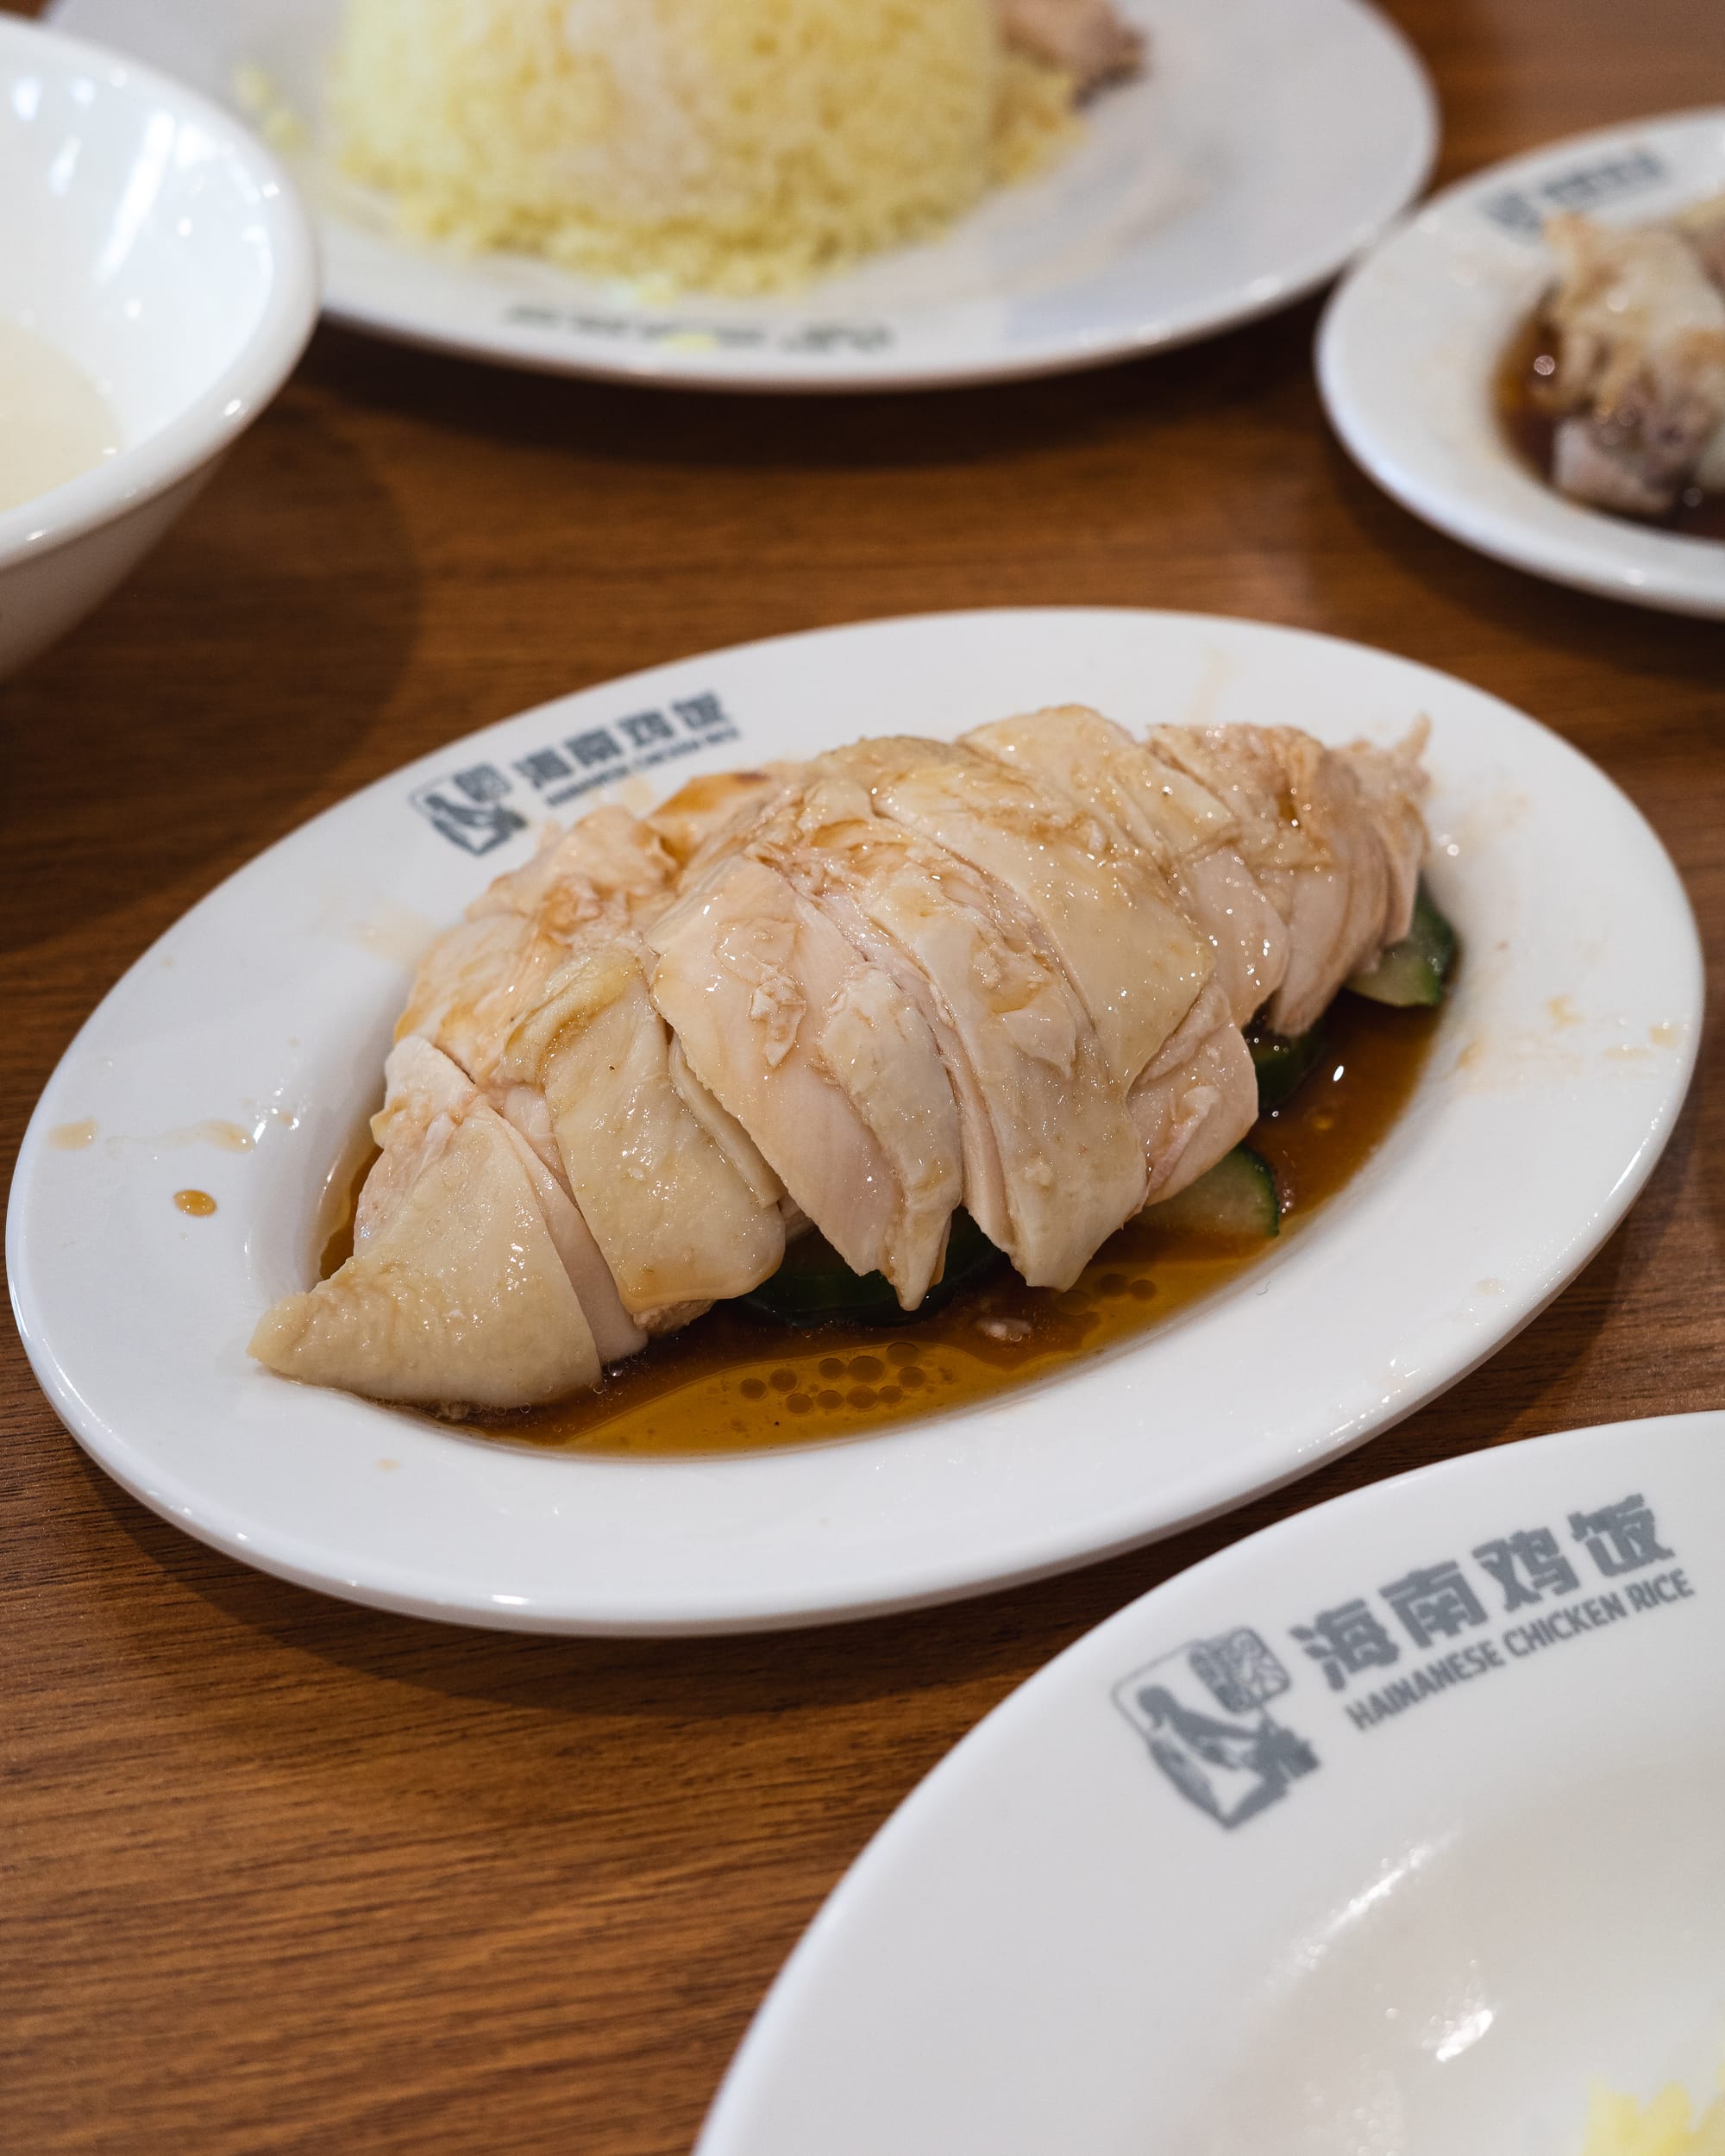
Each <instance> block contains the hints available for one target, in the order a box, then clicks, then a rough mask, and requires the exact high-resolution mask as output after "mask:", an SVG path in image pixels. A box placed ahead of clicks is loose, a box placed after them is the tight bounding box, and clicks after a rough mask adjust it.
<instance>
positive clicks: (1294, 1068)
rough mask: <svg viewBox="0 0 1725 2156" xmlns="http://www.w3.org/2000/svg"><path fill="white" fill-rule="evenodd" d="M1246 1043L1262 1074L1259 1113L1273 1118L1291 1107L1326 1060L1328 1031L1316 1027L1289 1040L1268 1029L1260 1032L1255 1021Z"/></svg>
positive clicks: (1260, 1078)
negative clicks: (1275, 1113) (1307, 1080)
mask: <svg viewBox="0 0 1725 2156" xmlns="http://www.w3.org/2000/svg"><path fill="white" fill-rule="evenodd" d="M1245 1044H1246V1046H1247V1047H1248V1048H1249V1049H1250V1050H1251V1066H1252V1069H1254V1070H1255V1071H1256V1072H1257V1073H1258V1113H1259V1114H1260V1115H1269V1114H1270V1112H1272V1110H1274V1109H1277V1108H1281V1107H1285V1106H1287V1104H1288V1102H1289V1101H1290V1100H1292V1099H1293V1098H1294V1095H1295V1093H1296V1092H1298V1090H1299V1088H1300V1087H1301V1086H1302V1084H1303V1083H1304V1081H1305V1080H1306V1079H1307V1077H1308V1075H1310V1074H1311V1072H1312V1071H1313V1070H1314V1069H1315V1068H1316V1067H1317V1065H1318V1064H1319V1062H1321V1061H1322V1059H1323V1054H1324V1047H1325V1042H1324V1029H1323V1027H1322V1026H1321V1025H1314V1027H1313V1028H1312V1030H1311V1031H1310V1032H1309V1033H1300V1034H1296V1035H1295V1037H1293V1038H1292V1039H1289V1038H1288V1037H1286V1036H1285V1035H1283V1034H1281V1033H1272V1032H1270V1031H1269V1030H1268V1029H1267V1028H1265V1029H1264V1030H1262V1031H1260V1030H1259V1029H1258V1025H1256V1023H1255V1022H1254V1024H1253V1025H1252V1026H1251V1028H1250V1029H1249V1030H1248V1031H1247V1033H1246V1037H1245Z"/></svg>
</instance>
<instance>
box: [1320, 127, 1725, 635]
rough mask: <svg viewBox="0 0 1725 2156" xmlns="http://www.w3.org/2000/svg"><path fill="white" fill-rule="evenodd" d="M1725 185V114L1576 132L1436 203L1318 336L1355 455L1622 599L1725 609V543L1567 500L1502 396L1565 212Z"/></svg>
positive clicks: (1458, 520) (1606, 213) (1430, 518)
mask: <svg viewBox="0 0 1725 2156" xmlns="http://www.w3.org/2000/svg"><path fill="white" fill-rule="evenodd" d="M1722 189H1725V106H1722V107H1716V108H1715V109H1714V110H1711V111H1707V112H1690V113H1679V114H1677V115H1675V116H1671V117H1668V118H1665V119H1659V120H1645V121H1640V122H1637V123H1636V124H1635V125H1634V126H1631V127H1620V128H1607V129H1604V130H1603V131H1602V132H1600V133H1598V134H1596V135H1575V136H1572V137H1571V139H1570V140H1569V141H1565V142H1559V143H1558V144H1556V145H1555V146H1554V147H1552V148H1550V149H1543V150H1536V151H1534V153H1533V154H1531V155H1529V156H1527V157H1518V158H1513V159H1511V160H1509V163H1507V164H1503V165H1495V166H1492V168H1491V169H1490V171H1489V172H1478V173H1476V174H1475V175H1474V177H1473V178H1472V179H1466V180H1464V181H1462V183H1461V184H1460V185H1458V186H1455V187H1451V188H1447V189H1446V191H1444V192H1443V193H1442V194H1440V195H1437V196H1434V197H1433V199H1432V200H1431V201H1430V202H1428V203H1427V204H1425V206H1424V207H1423V208H1422V209H1421V210H1419V211H1418V212H1417V213H1416V214H1415V215H1414V216H1412V217H1410V218H1409V219H1408V220H1407V221H1406V222H1404V223H1402V224H1401V225H1399V226H1398V227H1397V228H1396V229H1395V230H1394V231H1393V232H1391V233H1390V234H1389V235H1387V236H1386V237H1385V238H1384V239H1383V241H1381V242H1380V243H1379V244H1378V245H1377V247H1376V248H1373V250H1372V252H1371V254H1369V255H1367V257H1366V258H1365V260H1364V261H1362V262H1361V263H1360V264H1359V265H1358V267H1356V268H1355V269H1354V270H1353V272H1352V273H1351V274H1350V275H1349V277H1348V278H1347V279H1346V281H1345V282H1344V283H1343V285H1341V287H1340V289H1339V291H1337V293H1336V295H1335V297H1334V298H1333V299H1332V300H1331V302H1330V304H1329V306H1328V308H1327V310H1326V312H1325V315H1324V320H1323V324H1322V327H1321V329H1320V331H1319V335H1318V379H1319V382H1320V386H1321V387H1322V390H1323V394H1324V403H1325V405H1326V407H1327V410H1328V412H1329V415H1330V420H1331V423H1332V424H1333V426H1334V428H1335V429H1336V432H1337V433H1338V434H1339V436H1341V438H1342V440H1343V442H1345V443H1346V446H1347V448H1348V451H1349V453H1350V454H1352V457H1353V458H1354V460H1355V461H1356V462H1357V463H1358V464H1359V465H1361V466H1362V467H1364V470H1365V471H1367V472H1368V473H1370V474H1371V477H1372V478H1373V479H1376V480H1377V483H1378V485H1379V486H1382V487H1383V489H1384V491H1385V492H1387V493H1389V494H1393V495H1394V496H1395V497H1396V500H1397V501H1399V502H1401V503H1402V505H1404V506H1405V507H1406V508H1408V509H1411V510H1412V511H1414V514H1415V516H1416V517H1424V518H1425V520H1426V522H1427V523H1431V524H1435V525H1436V526H1437V528H1438V530H1440V531H1446V532H1448V533H1449V535H1450V536H1451V537H1452V538H1454V539H1459V540H1460V541H1461V542H1462V543H1463V544H1464V545H1465V546H1470V547H1476V548H1478V550H1479V552H1480V553H1482V554H1489V555H1494V556H1495V557H1496V559H1497V560H1498V561H1508V562H1511V563H1513V564H1514V566H1515V567H1517V568H1521V569H1531V570H1532V571H1533V573H1534V574H1535V575H1536V576H1545V577H1550V578H1552V579H1553V581H1555V582H1557V583H1559V584H1572V585H1575V586H1577V587H1578V589H1580V590H1582V591H1584V592H1603V594H1604V595H1605V596H1606V597H1607V598H1608V599H1628V600H1630V601H1632V602H1633V603H1634V604H1635V605H1641V606H1658V607H1663V608H1665V609H1667V610H1668V611H1671V612H1672V613H1678V614H1704V615H1725V544H1722V543H1721V542H1719V541H1718V540H1716V539H1692V538H1684V537H1680V536H1678V535H1677V534H1676V533H1673V532H1668V531H1659V530H1653V529H1650V528H1648V527H1647V526H1644V525H1640V524H1637V523H1633V522H1631V521H1630V520H1629V519H1628V518H1627V517H1610V516H1607V515H1606V514H1605V513H1604V511H1602V510H1596V509H1588V508H1585V507H1584V506H1583V505H1581V504H1580V503H1578V502H1571V501H1569V500H1566V499H1565V497H1564V496H1563V495H1561V494H1559V492H1557V490H1556V488H1555V487H1552V486H1547V485H1546V482H1545V481H1544V480H1543V479H1540V478H1539V477H1538V476H1537V475H1536V474H1535V473H1533V472H1532V471H1530V470H1529V469H1528V467H1527V465H1526V464H1525V463H1523V461H1521V458H1520V456H1518V455H1517V454H1516V453H1515V449H1514V448H1512V447H1511V446H1510V444H1509V442H1508V441H1507V440H1506V439H1505V437H1504V434H1503V429H1502V426H1501V425H1500V423H1499V421H1498V417H1497V413H1496V408H1495V404H1494V379H1495V377H1496V372H1497V368H1498V366H1499V364H1500V362H1501V361H1502V357H1503V354H1504V350H1505V348H1506V347H1507V346H1508V344H1509V340H1510V338H1511V337H1512V336H1513V335H1514V334H1515V331H1516V329H1518V328H1519V327H1520V326H1521V323H1523V322H1524V321H1525V320H1526V319H1527V316H1528V314H1529V313H1530V312H1531V311H1532V310H1533V308H1534V305H1535V304H1537V302H1538V300H1539V298H1540V293H1541V292H1542V291H1544V289H1545V287H1546V285H1547V284H1548V283H1549V282H1550V280H1551V276H1552V265H1551V258H1550V256H1549V254H1547V252H1546V247H1545V243H1544V241H1543V240H1542V239H1541V237H1540V226H1541V224H1542V222H1543V221H1544V219H1545V218H1546V216H1548V215H1550V214H1551V213H1552V212H1553V211H1554V210H1586V211H1588V212H1589V214H1590V215H1594V214H1596V215H1598V216H1601V217H1603V218H1605V219H1607V220H1609V221H1610V222H1634V223H1640V222H1647V221H1650V220H1652V219H1653V218H1657V217H1662V216H1669V215H1670V214H1671V212H1672V211H1673V210H1679V209H1681V208H1683V207H1684V205H1685V204H1690V203H1692V202H1697V201H1698V200H1700V199H1701V198H1702V197H1703V196H1707V195H1712V194H1717V193H1718V192H1720V191H1721V190H1722Z"/></svg>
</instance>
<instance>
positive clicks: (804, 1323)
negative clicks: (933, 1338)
mask: <svg viewBox="0 0 1725 2156" xmlns="http://www.w3.org/2000/svg"><path fill="white" fill-rule="evenodd" d="M1004 1263H1006V1260H1005V1258H1004V1257H1002V1256H1001V1254H1000V1251H999V1250H996V1249H995V1247H994V1244H992V1243H991V1242H990V1241H989V1240H988V1237H987V1236H986V1235H984V1234H983V1232H982V1229H981V1228H979V1227H978V1226H977V1225H976V1223H975V1221H974V1220H973V1219H971V1218H970V1216H969V1213H963V1212H959V1213H954V1214H953V1216H952V1226H951V1229H950V1232H949V1233H948V1236H947V1238H946V1266H945V1269H944V1272H943V1273H942V1275H941V1276H940V1278H939V1279H938V1281H937V1282H935V1284H934V1286H933V1287H932V1288H930V1289H929V1291H928V1293H927V1294H925V1296H924V1297H923V1299H922V1301H921V1302H920V1303H919V1305H918V1307H916V1308H915V1309H914V1310H900V1307H899V1299H898V1297H897V1295H896V1294H894V1292H893V1288H892V1284H891V1282H889V1281H888V1279H887V1276H886V1275H885V1274H884V1273H853V1272H852V1271H851V1269H850V1267H849V1266H848V1265H847V1264H846V1263H845V1262H844V1259H843V1258H842V1257H840V1256H839V1255H838V1252H837V1250H834V1249H833V1247H832V1245H831V1243H829V1242H828V1241H827V1239H826V1238H825V1236H824V1235H820V1234H818V1233H811V1234H808V1235H805V1236H800V1237H799V1238H798V1239H797V1241H796V1242H794V1243H793V1244H792V1245H791V1247H790V1248H789V1250H787V1251H786V1252H785V1262H784V1263H783V1264H782V1265H781V1266H780V1268H779V1269H778V1271H777V1272H776V1273H775V1274H774V1275H773V1276H772V1278H771V1279H770V1280H763V1281H762V1283H761V1285H760V1286H759V1287H758V1288H750V1291H749V1293H748V1294H746V1295H744V1296H743V1297H742V1298H741V1300H742V1301H743V1304H744V1305H745V1307H747V1308H749V1309H750V1310H758V1311H759V1312H760V1313H761V1314H762V1317H767V1318H775V1319H777V1320H778V1322H779V1323H780V1324H781V1325H787V1326H795V1327H797V1328H798V1329H799V1330H806V1329H807V1328H808V1327H810V1326H821V1325H879V1326H895V1325H904V1324H905V1323H906V1322H907V1321H908V1320H910V1319H915V1318H925V1317H928V1316H929V1315H930V1314H931V1313H932V1312H934V1311H937V1310H940V1309H944V1307H945V1306H946V1305H947V1304H948V1303H950V1301H951V1300H952V1298H953V1297H954V1296H955V1295H956V1294H958V1293H959V1292H960V1290H961V1289H963V1288H969V1287H970V1286H971V1285H973V1283H974V1282H977V1281H979V1280H982V1279H983V1278H984V1277H985V1276H986V1275H988V1274H989V1273H991V1272H993V1271H994V1269H995V1268H996V1267H997V1266H999V1265H1002V1264H1004Z"/></svg>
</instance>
